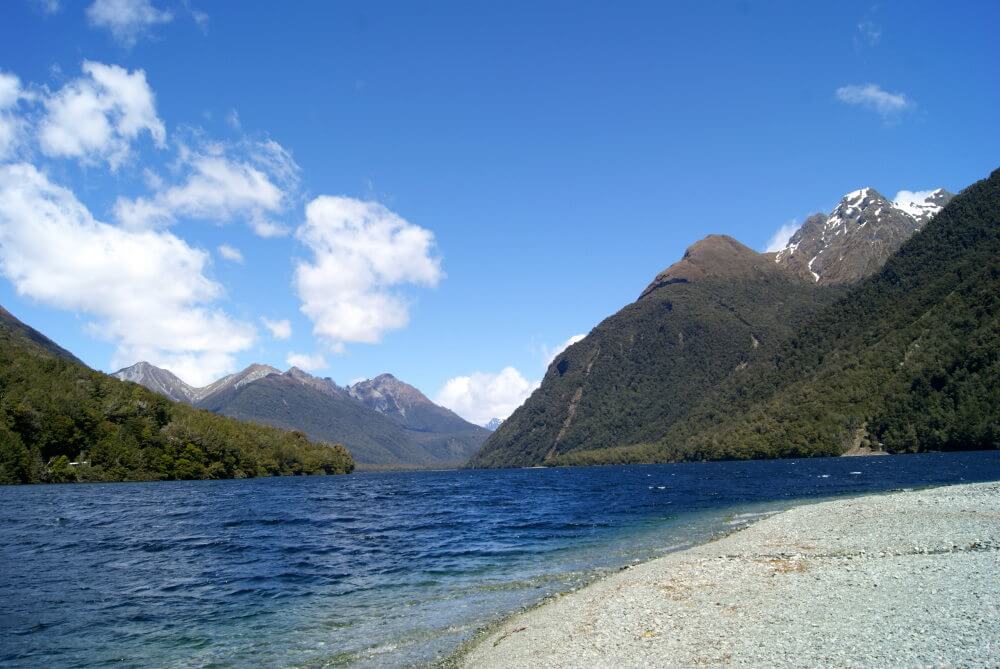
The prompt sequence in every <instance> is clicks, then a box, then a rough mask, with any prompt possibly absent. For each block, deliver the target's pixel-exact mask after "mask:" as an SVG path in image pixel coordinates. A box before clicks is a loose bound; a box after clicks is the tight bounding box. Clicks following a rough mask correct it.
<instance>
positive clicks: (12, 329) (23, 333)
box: [0, 307, 83, 365]
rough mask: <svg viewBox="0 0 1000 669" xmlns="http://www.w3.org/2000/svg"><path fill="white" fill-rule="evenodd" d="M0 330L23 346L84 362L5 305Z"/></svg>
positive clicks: (1, 314) (0, 313)
mask: <svg viewBox="0 0 1000 669" xmlns="http://www.w3.org/2000/svg"><path fill="white" fill-rule="evenodd" d="M0 331H2V332H4V333H5V335H6V337H8V338H10V339H13V340H16V341H17V343H18V344H19V345H21V346H28V347H31V348H34V349H36V350H38V351H39V352H41V353H46V354H48V355H52V356H55V357H57V358H61V359H63V360H68V361H70V362H75V363H77V364H80V365H82V364H83V363H82V362H81V361H80V360H79V359H78V358H77V357H76V356H75V355H73V354H72V353H70V352H69V351H67V350H66V349H64V348H63V347H62V346H60V345H59V344H57V343H55V342H54V341H52V340H51V339H49V338H48V337H46V336H45V335H43V334H42V333H41V332H39V331H38V330H36V329H35V328H33V327H29V326H27V325H25V324H24V323H22V322H21V321H19V320H18V319H17V317H15V316H14V314H12V313H10V312H9V311H7V310H6V309H4V308H3V307H0Z"/></svg>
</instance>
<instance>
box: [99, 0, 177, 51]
mask: <svg viewBox="0 0 1000 669" xmlns="http://www.w3.org/2000/svg"><path fill="white" fill-rule="evenodd" d="M173 18H174V17H173V14H171V13H170V12H168V11H162V10H159V9H157V8H156V7H154V6H153V5H152V3H150V1H149V0H94V3H93V4H92V5H90V6H89V7H87V21H88V22H89V23H90V25H92V26H94V27H96V28H104V29H105V30H108V31H109V32H110V33H111V35H112V36H113V37H114V38H115V39H116V40H117V41H118V42H120V43H121V44H123V45H124V46H127V47H131V46H133V45H135V43H136V41H138V39H139V38H140V37H143V36H145V35H147V34H149V31H150V30H151V29H152V28H153V26H156V25H159V24H161V23H170V21H172V20H173Z"/></svg>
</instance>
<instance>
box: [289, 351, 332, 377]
mask: <svg viewBox="0 0 1000 669" xmlns="http://www.w3.org/2000/svg"><path fill="white" fill-rule="evenodd" d="M285 362H287V363H288V365H289V366H290V367H298V368H299V369H304V370H305V371H307V372H314V371H316V370H320V369H326V368H327V366H328V365H327V363H326V358H324V357H323V354H322V353H295V352H291V353H289V354H288V357H286V358H285Z"/></svg>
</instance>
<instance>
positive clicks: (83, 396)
mask: <svg viewBox="0 0 1000 669" xmlns="http://www.w3.org/2000/svg"><path fill="white" fill-rule="evenodd" d="M7 316H9V314H8V315H7ZM10 318H12V317H10ZM22 327H26V326H23V324H22ZM32 332H34V331H32ZM34 334H35V335H38V337H41V340H44V341H45V342H47V341H48V340H47V339H45V338H44V337H42V336H41V335H39V334H38V333H37V332H35V333H34ZM38 341H40V340H34V339H32V338H28V337H26V336H25V334H24V333H23V332H22V331H19V330H18V329H16V328H14V327H11V323H10V319H9V318H8V319H0V483H37V482H51V483H60V482H68V481H126V480H128V481H132V480H160V479H206V478H236V477H253V476H274V475H286V474H319V473H323V474H338V473H346V472H350V471H351V470H352V469H353V467H354V464H353V461H352V459H351V456H350V454H349V453H348V452H347V450H346V449H345V448H344V447H343V446H339V445H338V446H327V445H324V444H317V443H313V442H310V441H309V440H308V439H307V438H306V436H305V435H304V434H302V433H301V432H286V431H282V430H278V429H275V428H271V427H264V426H260V425H253V424H249V423H243V422H240V421H237V420H233V419H230V418H225V417H222V416H216V415H214V414H211V413H209V412H207V411H202V410H199V409H195V408H193V407H189V406H186V405H183V404H178V403H176V402H172V401H170V400H167V399H165V398H163V397H161V396H159V395H157V394H155V393H153V392H151V391H149V390H146V389H145V388H143V387H141V386H139V385H136V384H134V383H127V382H123V381H119V380H117V379H114V378H112V377H110V376H107V375H106V374H101V373H99V372H95V371H93V370H91V369H89V368H87V367H85V366H84V365H82V364H79V363H78V362H75V361H74V360H72V359H69V358H67V357H66V356H62V357H57V356H56V355H55V354H54V352H53V351H52V350H49V349H47V348H46V347H45V346H44V345H40V344H39V343H38ZM60 350H61V349H60ZM67 355H68V354H67Z"/></svg>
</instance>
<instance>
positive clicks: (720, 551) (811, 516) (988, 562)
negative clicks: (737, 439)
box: [453, 483, 1000, 668]
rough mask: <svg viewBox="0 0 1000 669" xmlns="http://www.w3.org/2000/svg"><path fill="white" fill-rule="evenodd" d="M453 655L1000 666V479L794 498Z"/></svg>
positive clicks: (504, 663)
mask: <svg viewBox="0 0 1000 669" xmlns="http://www.w3.org/2000/svg"><path fill="white" fill-rule="evenodd" d="M453 660H454V662H455V663H456V664H459V665H461V666H468V667H527V666H533V667H539V666H540V667H618V668H620V667H644V666H657V667H662V666H683V667H690V666H717V665H729V666H754V667H780V666H795V667H802V666H810V667H829V666H838V667H850V666H858V667H871V666H894V667H895V666H943V667H952V666H962V667H966V666H994V667H996V666H1000V483H986V484H975V485H961V486H949V487H943V488H935V489H931V490H921V491H907V492H901V493H892V494H886V495H876V496H870V497H860V498H853V499H844V500H836V501H832V502H822V503H818V504H812V505H806V506H800V507H796V508H794V509H792V510H790V511H786V512H784V513H781V514H778V515H775V516H772V517H770V518H767V519H765V520H762V521H760V522H758V523H756V524H754V525H752V526H750V527H748V528H747V529H745V530H742V531H740V532H737V533H735V534H732V535H729V536H727V537H725V538H723V539H720V540H717V541H714V542H712V543H709V544H705V545H703V546H698V547H696V548H692V549H690V550H686V551H683V552H679V553H674V554H671V555H667V556H665V557H662V558H659V559H656V560H653V561H651V562H647V563H645V564H641V565H638V566H635V567H631V568H628V569H626V570H624V571H621V572H619V573H617V574H615V575H613V576H611V577H608V578H606V579H603V580H601V581H598V582H597V583H594V584H593V585H591V586H589V587H587V588H584V589H582V590H579V591H576V592H573V593H569V594H566V595H564V596H561V597H558V598H556V599H554V600H552V601H549V602H547V603H545V604H543V605H542V606H539V607H536V608H534V609H530V610H527V611H525V612H523V613H520V614H517V615H515V616H513V617H511V618H508V619H507V620H505V621H503V622H502V623H501V624H499V625H497V626H495V627H493V628H491V629H489V630H485V631H483V632H482V633H481V634H479V635H477V637H476V638H475V639H474V640H473V641H472V642H471V643H470V644H469V645H468V646H467V647H466V648H465V649H464V650H463V651H462V652H461V653H460V654H459V655H458V656H456V657H455V658H453Z"/></svg>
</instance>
